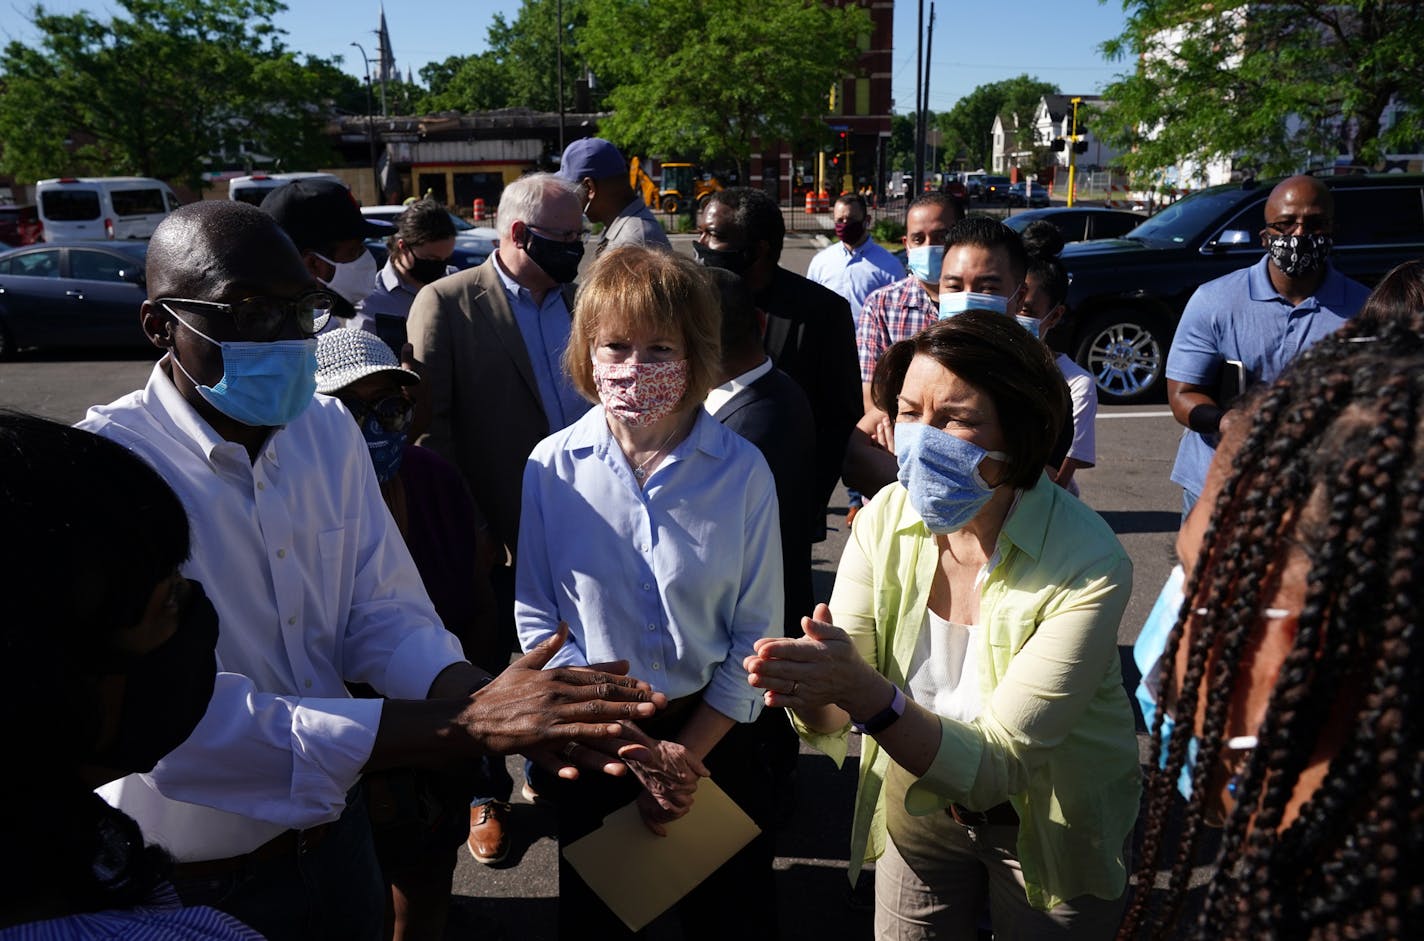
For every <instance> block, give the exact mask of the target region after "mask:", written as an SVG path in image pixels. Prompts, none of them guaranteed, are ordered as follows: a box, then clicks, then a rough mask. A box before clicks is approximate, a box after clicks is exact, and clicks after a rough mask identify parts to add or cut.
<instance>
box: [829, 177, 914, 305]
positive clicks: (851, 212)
mask: <svg viewBox="0 0 1424 941" xmlns="http://www.w3.org/2000/svg"><path fill="white" fill-rule="evenodd" d="M869 225H870V213H869V210H868V209H867V208H866V205H865V197H863V196H859V195H857V194H855V193H846V194H845V195H843V196H841V198H840V199H837V200H836V207H835V226H836V242H835V244H834V245H831V246H830V247H829V248H825V249H822V250H821V251H820V252H818V253H817V254H816V257H815V258H812V259H811V265H810V267H808V268H807V269H806V277H807V278H809V279H811V280H812V281H815V282H816V283H817V284H820V285H824V286H825V287H828V288H830V289H831V290H832V291H835V292H836V293H837V294H839V295H840V296H841V297H844V298H845V299H846V300H847V301H849V302H850V312H851V315H852V316H859V314H860V310H861V308H862V307H864V306H865V299H866V298H867V297H869V296H870V295H871V293H872V292H874V291H877V290H879V289H880V288H883V287H885V286H886V285H887V284H894V283H895V282H896V281H899V280H900V279H901V278H903V277H904V276H905V266H904V265H902V264H900V262H898V261H896V260H895V256H894V255H892V254H890V253H889V252H887V251H886V250H885V249H883V248H881V247H880V246H879V245H877V244H875V241H874V240H873V239H871V237H870V231H869Z"/></svg>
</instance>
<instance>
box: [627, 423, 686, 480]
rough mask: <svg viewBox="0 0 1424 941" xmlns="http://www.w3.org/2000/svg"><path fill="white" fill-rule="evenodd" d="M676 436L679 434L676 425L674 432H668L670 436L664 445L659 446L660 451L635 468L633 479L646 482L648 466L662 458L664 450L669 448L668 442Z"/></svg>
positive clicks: (664, 440) (665, 439) (664, 441)
mask: <svg viewBox="0 0 1424 941" xmlns="http://www.w3.org/2000/svg"><path fill="white" fill-rule="evenodd" d="M675 434H677V426H676V425H674V426H673V429H672V431H670V432H668V436H667V437H666V438H664V439H663V443H662V444H660V445H658V449H657V450H656V451H654V452H653V454H652V456H651V457H649V458H648V459H647V460H645V461H643V463H641V464H639V465H638V466H637V467H635V468H633V477H634V478H635V479H636V480H637V481H638V483H640V484H641V483H642V482H643V481H644V480H646V479H647V476H648V465H649V464H651V463H653V461H655V460H657V459H658V458H659V457H661V456H662V453H663V449H664V448H666V447H667V446H668V442H669V441H671V440H672V436H673V435H675Z"/></svg>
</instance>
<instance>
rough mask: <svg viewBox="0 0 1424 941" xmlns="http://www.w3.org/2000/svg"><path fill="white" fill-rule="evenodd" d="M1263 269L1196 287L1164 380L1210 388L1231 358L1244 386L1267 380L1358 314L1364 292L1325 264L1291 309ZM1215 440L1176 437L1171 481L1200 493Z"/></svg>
mask: <svg viewBox="0 0 1424 941" xmlns="http://www.w3.org/2000/svg"><path fill="white" fill-rule="evenodd" d="M1270 264H1271V259H1270V256H1269V255H1267V256H1265V257H1263V258H1262V259H1261V260H1260V261H1258V262H1257V263H1256V264H1254V265H1252V266H1251V267H1249V268H1243V269H1241V270H1240V271H1233V272H1231V274H1228V275H1223V276H1222V277H1220V278H1217V279H1215V280H1214V281H1208V282H1207V283H1206V284H1203V285H1202V286H1201V287H1199V288H1197V290H1196V293H1194V294H1193V295H1192V297H1191V300H1189V301H1187V307H1186V309H1185V310H1183V311H1182V320H1181V323H1179V324H1178V325H1177V334H1176V336H1175V337H1173V339H1172V350H1171V352H1170V353H1169V354H1168V356H1167V378H1168V379H1172V380H1175V381H1177V382H1186V383H1190V384H1192V385H1199V386H1210V385H1214V384H1215V383H1216V382H1218V381H1219V380H1218V377H1219V376H1220V374H1221V367H1222V365H1223V364H1224V363H1225V362H1226V361H1227V360H1231V359H1234V360H1237V361H1238V362H1240V363H1242V364H1244V365H1245V367H1246V383H1247V385H1248V386H1255V385H1259V384H1263V383H1271V382H1275V381H1276V378H1277V377H1278V376H1280V374H1281V373H1282V372H1284V371H1285V368H1286V366H1288V365H1290V362H1291V360H1293V359H1295V358H1296V357H1297V356H1299V355H1300V354H1301V353H1303V352H1305V350H1306V349H1307V348H1309V347H1310V346H1312V345H1313V344H1315V343H1317V342H1319V341H1320V340H1321V339H1323V338H1325V337H1327V336H1329V335H1330V334H1332V333H1334V332H1335V331H1336V330H1338V329H1340V327H1341V325H1342V324H1344V323H1345V321H1346V320H1348V319H1350V318H1351V317H1353V316H1355V314H1357V313H1359V310H1360V308H1361V307H1362V306H1363V305H1364V303H1365V298H1366V297H1368V296H1369V293H1370V289H1369V288H1367V287H1365V286H1364V285H1363V284H1361V283H1359V282H1358V281H1353V280H1351V279H1350V278H1347V277H1345V276H1344V275H1343V274H1341V273H1340V272H1339V271H1337V270H1336V269H1335V267H1334V266H1333V265H1332V266H1331V267H1330V270H1329V272H1328V273H1327V274H1326V275H1325V280H1324V281H1322V282H1321V284H1320V287H1319V289H1317V290H1316V292H1315V294H1314V295H1312V296H1311V297H1307V298H1306V299H1305V300H1304V301H1301V303H1300V305H1299V306H1293V305H1292V304H1291V303H1290V301H1288V300H1286V299H1285V298H1283V297H1281V295H1280V292H1278V291H1277V290H1276V287H1275V285H1273V284H1272V283H1271V275H1270V272H1269V270H1268V269H1267V265H1270ZM1215 437H1216V436H1215V435H1213V436H1212V439H1213V440H1211V441H1208V440H1207V439H1206V438H1204V437H1203V436H1202V435H1200V434H1198V433H1197V432H1195V431H1192V430H1191V429H1187V430H1186V431H1185V432H1183V434H1182V441H1181V444H1180V445H1179V446H1178V448H1177V462H1176V464H1175V465H1173V467H1172V481H1173V482H1174V483H1176V484H1178V485H1180V486H1181V487H1183V488H1184V489H1186V490H1189V491H1191V492H1192V493H1195V494H1200V493H1201V491H1202V486H1203V485H1204V484H1205V483H1206V469H1207V466H1208V465H1209V464H1211V458H1212V455H1214V454H1215V453H1216V442H1215Z"/></svg>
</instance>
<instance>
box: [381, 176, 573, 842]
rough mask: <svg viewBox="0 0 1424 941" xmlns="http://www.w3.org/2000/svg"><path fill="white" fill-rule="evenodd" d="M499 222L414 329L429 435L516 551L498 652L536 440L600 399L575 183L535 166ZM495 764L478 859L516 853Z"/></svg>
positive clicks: (418, 305) (423, 294)
mask: <svg viewBox="0 0 1424 941" xmlns="http://www.w3.org/2000/svg"><path fill="white" fill-rule="evenodd" d="M498 219H499V248H498V249H496V251H495V253H494V254H493V255H491V256H490V257H489V259H488V260H487V261H485V263H484V264H483V265H480V266H479V267H478V268H473V269H468V270H465V271H461V272H459V273H457V274H452V275H447V276H446V277H443V278H440V279H439V280H437V281H434V282H432V283H430V284H428V285H426V286H425V287H424V288H422V289H421V291H420V293H419V294H418V295H417V296H416V298H415V302H414V303H413V304H412V305H411V308H410V318H409V320H408V321H407V330H408V333H409V337H410V342H411V345H412V346H413V347H414V350H415V361H416V367H417V368H418V369H419V370H420V374H421V386H422V388H423V389H424V394H425V395H426V396H428V404H429V406H430V425H429V430H428V431H427V432H426V433H425V434H424V435H423V436H422V437H421V438H420V440H419V442H418V443H419V444H422V445H424V446H425V447H428V448H430V449H431V450H433V451H436V452H437V453H439V454H440V455H442V456H443V457H445V458H447V459H448V460H450V461H452V462H453V463H454V464H455V465H456V466H457V467H459V468H460V471H461V473H463V474H464V477H465V480H466V482H467V483H468V484H469V487H470V493H471V494H472V495H473V496H474V498H475V502H476V503H477V504H478V505H479V506H480V508H481V509H482V511H483V512H484V515H485V517H486V518H487V519H488V521H489V525H490V528H491V530H492V532H493V534H494V538H495V540H496V541H497V542H498V543H499V544H500V545H501V546H503V547H504V548H505V550H506V555H507V556H508V564H506V560H504V559H501V560H499V561H498V563H497V564H496V565H495V567H494V571H493V572H492V573H491V575H490V582H491V584H492V585H493V587H494V591H495V597H496V600H497V601H498V604H499V611H500V623H499V624H498V625H497V629H498V632H499V635H500V636H499V638H498V642H499V647H498V648H497V649H500V650H512V649H513V647H514V575H513V558H514V552H515V543H516V541H517V539H518V535H519V493H520V487H521V485H522V483H523V479H524V463H525V461H526V460H527V459H528V457H529V452H530V451H532V450H534V445H536V444H538V443H539V441H540V440H541V439H543V438H545V437H547V436H548V435H549V434H551V433H552V432H555V431H558V430H559V429H561V428H563V427H565V426H566V425H570V424H572V423H573V422H574V421H575V420H577V419H578V418H579V416H581V415H582V414H583V413H584V412H585V411H587V409H588V407H589V402H587V401H586V400H585V399H583V398H582V397H581V396H580V395H579V394H578V393H577V392H575V391H574V388H573V386H572V384H571V383H570V382H569V380H568V377H567V376H566V375H565V374H564V370H563V365H562V362H561V360H562V357H563V353H564V346H565V345H566V344H567V343H568V339H569V328H570V326H571V323H572V310H573V304H574V285H573V281H574V278H575V276H576V274H577V272H578V265H579V260H580V259H581V258H582V257H583V242H582V241H581V238H582V235H583V231H582V228H583V227H582V210H581V208H580V204H579V200H578V196H577V195H576V190H575V188H574V187H573V186H572V185H571V184H569V183H566V182H564V181H563V180H561V179H559V178H558V177H556V176H554V175H553V174H550V173H535V174H530V175H529V176H525V177H522V178H521V179H519V180H517V181H515V182H514V183H511V184H510V185H509V186H508V187H506V188H505V190H504V193H503V194H502V195H501V197H500V203H499V215H498ZM472 574H473V573H472ZM503 665H504V664H502V663H500V664H493V667H495V668H498V667H500V666H503ZM496 765H498V766H497V767H496ZM487 772H488V775H489V777H490V782H489V783H490V787H488V788H483V789H482V790H483V791H485V793H484V794H483V795H482V796H481V797H479V798H477V799H476V801H475V803H474V804H473V805H472V806H471V808H470V837H469V840H468V843H467V845H468V847H469V850H470V855H472V856H474V858H475V859H476V860H478V861H479V862H482V863H486V864H493V863H497V862H499V861H500V860H502V859H503V858H504V856H505V853H506V851H507V849H508V840H507V838H506V835H505V833H504V827H503V819H502V818H503V816H504V812H505V809H506V806H507V805H506V803H505V802H506V801H507V800H508V799H509V797H510V793H511V791H512V788H513V782H512V781H511V780H510V779H509V776H508V775H507V774H506V773H505V772H504V766H503V764H502V763H497V762H490V763H488V765H487Z"/></svg>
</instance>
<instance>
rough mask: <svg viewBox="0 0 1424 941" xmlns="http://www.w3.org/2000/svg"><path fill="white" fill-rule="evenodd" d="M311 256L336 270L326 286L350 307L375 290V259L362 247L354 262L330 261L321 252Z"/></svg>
mask: <svg viewBox="0 0 1424 941" xmlns="http://www.w3.org/2000/svg"><path fill="white" fill-rule="evenodd" d="M312 254H313V255H315V256H316V257H318V258H320V259H321V260H322V261H324V262H326V263H327V264H328V265H330V266H331V267H333V268H335V269H336V273H335V274H333V275H332V276H331V280H330V281H328V282H326V286H327V287H329V288H331V290H332V291H333V292H335V293H337V294H339V295H341V296H342V297H343V298H345V299H346V301H347V303H349V304H351V305H352V306H355V305H356V304H359V303H361V302H362V301H364V300H365V299H366V296H367V295H368V294H370V293H371V292H372V291H374V290H375V289H376V273H377V270H378V269H377V268H376V259H375V258H373V257H372V256H371V253H370V252H368V251H366V249H365V247H364V246H362V248H361V257H360V258H357V259H356V260H355V261H332V260H331V259H330V258H327V257H326V256H325V255H323V254H322V253H321V252H312Z"/></svg>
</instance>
